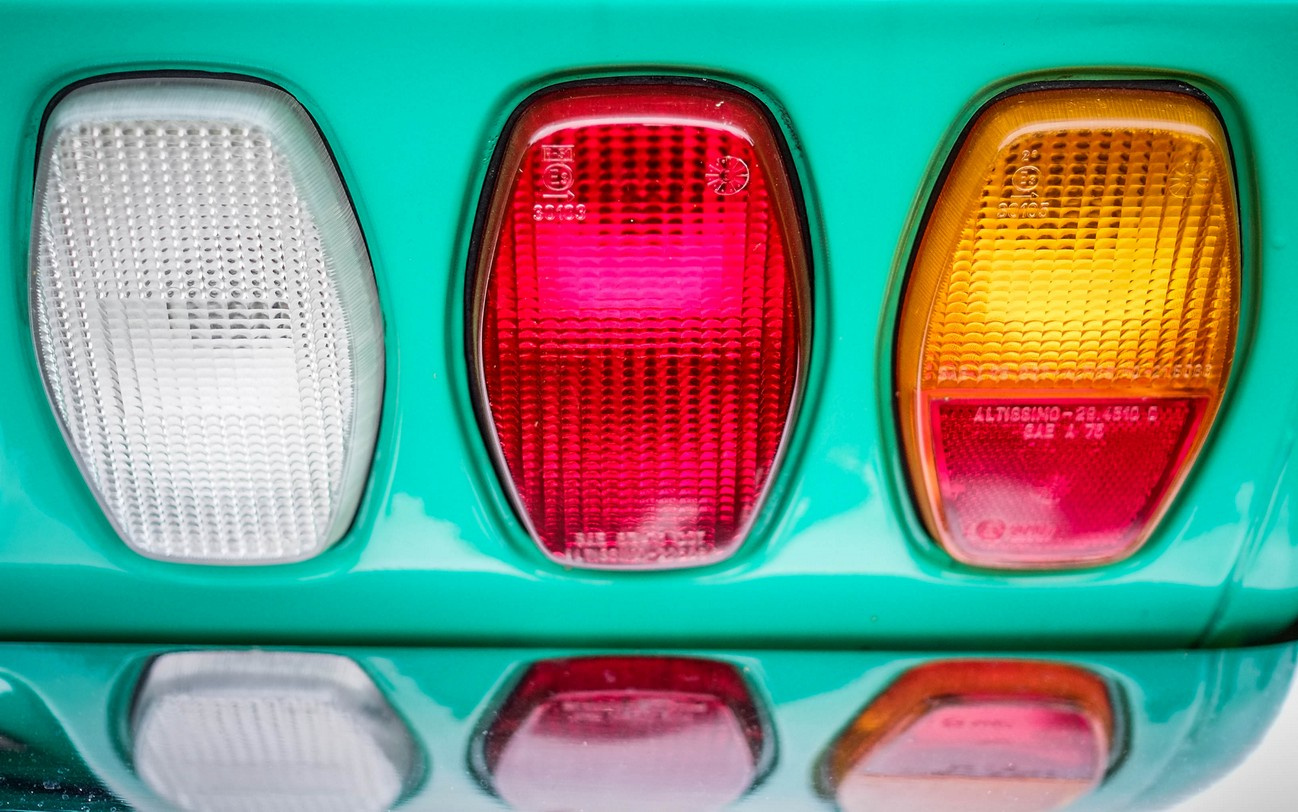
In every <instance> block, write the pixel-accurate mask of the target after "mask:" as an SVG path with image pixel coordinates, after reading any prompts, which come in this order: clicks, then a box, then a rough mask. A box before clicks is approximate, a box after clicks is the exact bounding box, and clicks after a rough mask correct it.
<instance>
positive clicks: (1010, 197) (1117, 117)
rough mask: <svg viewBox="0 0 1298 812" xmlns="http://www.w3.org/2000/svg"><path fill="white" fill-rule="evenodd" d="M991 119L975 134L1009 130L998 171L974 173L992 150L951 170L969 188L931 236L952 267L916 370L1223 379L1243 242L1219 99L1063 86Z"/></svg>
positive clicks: (945, 376)
mask: <svg viewBox="0 0 1298 812" xmlns="http://www.w3.org/2000/svg"><path fill="white" fill-rule="evenodd" d="M1169 96H1170V97H1171V98H1170V99H1168V98H1166V97H1169ZM1088 116H1090V117H1092V118H1093V119H1094V120H1093V121H1090V122H1088V121H1087V120H1086V118H1087V117H1088ZM987 117H989V118H991V119H993V120H992V121H987V122H985V123H983V124H982V125H981V126H982V128H980V129H979V130H978V131H976V132H975V133H974V134H973V135H972V136H971V137H970V138H971V142H972V144H973V145H977V146H983V144H982V143H981V141H980V140H979V139H980V137H981V136H982V135H983V132H988V133H989V135H990V134H995V135H1002V134H1003V135H1002V137H1001V143H999V144H997V145H996V146H997V152H996V154H995V156H994V158H992V166H991V171H989V172H986V173H985V175H986V176H985V177H978V178H977V179H976V180H975V179H974V178H973V177H972V175H973V173H974V172H975V171H978V172H979V173H980V174H981V173H982V172H983V170H984V167H981V166H979V167H977V168H976V169H975V167H974V166H973V164H974V162H975V161H977V159H978V158H982V157H984V156H983V155H979V156H977V157H975V156H974V155H970V156H969V160H968V162H967V163H966V164H965V165H964V166H962V167H961V168H962V169H966V167H967V169H966V171H967V173H968V174H965V175H960V176H958V177H957V178H956V182H969V181H974V182H976V183H977V186H976V189H975V192H974V194H971V195H969V199H968V200H967V201H960V204H963V205H960V204H956V205H951V206H946V207H943V208H942V214H943V215H944V216H943V218H942V219H940V220H939V219H938V218H936V217H935V218H934V220H933V221H932V224H931V226H930V229H931V230H930V231H929V232H928V233H927V234H926V237H925V240H926V243H927V244H926V246H925V248H924V250H925V251H926V252H928V251H933V252H935V253H939V254H941V255H943V256H945V257H949V266H950V271H949V273H947V274H944V276H945V279H944V280H943V281H942V282H940V283H939V287H938V291H937V296H936V297H935V298H934V300H933V301H934V306H933V310H932V316H931V318H930V320H929V325H928V336H927V340H926V341H925V342H924V356H923V366H922V367H921V383H922V384H923V385H942V386H946V385H954V386H958V387H963V386H981V385H983V384H986V383H989V382H991V383H1005V382H1011V381H1012V382H1016V383H1023V382H1045V381H1048V382H1050V383H1051V384H1052V385H1067V386H1073V387H1080V386H1096V385H1100V386H1103V385H1107V384H1110V383H1113V382H1124V383H1127V382H1130V383H1136V384H1143V385H1147V386H1163V387H1170V388H1175V389H1180V390H1196V389H1204V388H1209V387H1213V386H1215V385H1217V384H1218V383H1219V382H1220V380H1221V378H1222V376H1223V374H1224V373H1225V370H1226V368H1227V365H1228V364H1229V361H1230V355H1231V342H1232V339H1233V335H1234V332H1233V326H1234V303H1235V286H1236V285H1237V283H1238V279H1237V274H1236V273H1235V270H1234V269H1235V267H1236V265H1237V263H1238V257H1237V256H1236V253H1237V251H1238V246H1237V240H1236V239H1235V238H1234V236H1233V234H1232V233H1231V227H1230V226H1231V223H1232V222H1233V220H1234V205H1235V196H1234V192H1233V190H1232V189H1233V182H1232V179H1231V167H1230V165H1229V164H1227V163H1225V162H1224V161H1223V158H1224V155H1223V154H1222V150H1221V145H1222V144H1223V142H1224V137H1223V136H1222V135H1221V128H1220V125H1219V124H1218V123H1217V120H1216V118H1215V117H1214V115H1213V114H1212V112H1211V111H1210V110H1208V109H1207V108H1206V107H1205V106H1204V105H1202V104H1198V105H1193V106H1187V105H1186V104H1185V102H1184V97H1181V96H1179V95H1178V94H1169V93H1161V94H1158V93H1155V94H1149V93H1143V94H1138V95H1136V96H1134V97H1132V98H1128V97H1127V95H1126V94H1121V93H1117V94H1115V93H1114V92H1113V91H1110V92H1109V93H1107V94H1103V95H1102V96H1101V97H1097V98H1096V99H1091V98H1086V99H1082V100H1077V99H1075V94H1072V93H1069V92H1067V91H1056V92H1054V93H1042V94H1031V95H1030V96H1028V95H1025V96H1023V97H1022V98H1020V99H1017V100H1015V99H1010V100H1008V101H1006V102H1005V103H1004V106H1003V107H1001V108H998V109H997V110H996V111H995V112H994V113H988V114H987ZM988 152H990V149H989V150H988ZM953 191H954V189H953ZM935 259H936V257H935Z"/></svg>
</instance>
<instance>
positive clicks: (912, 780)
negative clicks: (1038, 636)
mask: <svg viewBox="0 0 1298 812" xmlns="http://www.w3.org/2000/svg"><path fill="white" fill-rule="evenodd" d="M1114 727H1115V722H1114V716H1113V707H1112V704H1111V702H1110V699H1109V693H1108V689H1107V687H1106V686H1105V684H1104V682H1103V681H1102V680H1101V679H1100V678H1099V677H1097V676H1095V675H1093V674H1091V673H1089V672H1087V671H1084V670H1082V669H1080V668H1076V667H1073V666H1069V665H1062V664H1054V663H1040V662H1015V661H1006V662H992V661H967V662H961V661H955V662H945V663H934V664H931V665H924V666H920V667H918V668H916V669H914V670H912V671H910V672H908V673H906V674H904V675H903V676H902V677H901V678H900V679H898V680H897V681H896V682H894V683H893V684H892V685H891V686H890V687H889V688H888V689H887V690H886V691H884V692H883V693H882V694H880V695H879V697H878V698H877V699H875V700H874V702H872V703H871V704H870V706H869V707H868V708H867V709H866V710H865V712H864V713H862V714H861V715H860V716H859V717H858V718H857V719H856V720H855V721H854V722H852V724H851V726H850V727H848V729H847V730H846V731H845V732H844V733H843V734H842V736H840V737H839V739H838V741H837V742H835V743H834V745H833V746H832V748H831V749H830V751H829V752H828V754H827V755H826V756H825V758H824V760H823V761H822V763H821V771H820V775H819V780H820V784H821V789H822V791H824V792H826V793H828V794H832V795H833V796H834V797H835V799H836V800H837V802H838V804H839V806H840V807H841V808H842V809H844V810H846V812H853V811H854V810H867V809H872V810H873V809H961V810H968V811H969V812H973V810H983V809H986V810H999V811H1000V812H1029V810H1047V809H1057V808H1059V807H1061V806H1064V805H1066V804H1068V803H1071V802H1073V801H1075V800H1077V799H1078V798H1081V797H1082V796H1084V795H1086V794H1087V793H1088V792H1090V791H1091V790H1092V789H1094V788H1095V787H1096V786H1098V785H1099V783H1100V781H1101V780H1102V779H1103V777H1104V774H1105V772H1106V770H1107V769H1108V766H1109V759H1110V752H1111V750H1112V748H1113V742H1114Z"/></svg>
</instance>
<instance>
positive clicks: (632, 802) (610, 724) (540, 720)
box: [474, 657, 771, 811]
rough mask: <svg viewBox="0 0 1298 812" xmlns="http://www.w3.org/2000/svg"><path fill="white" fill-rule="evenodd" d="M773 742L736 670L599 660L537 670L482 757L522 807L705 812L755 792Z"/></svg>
mask: <svg viewBox="0 0 1298 812" xmlns="http://www.w3.org/2000/svg"><path fill="white" fill-rule="evenodd" d="M770 745H771V742H770V737H769V736H768V735H767V733H766V731H765V729H764V726H763V722H762V717H761V715H760V714H759V711H758V710H757V708H756V706H755V704H754V702H753V699H752V696H751V695H750V693H749V691H748V686H747V685H746V684H745V683H744V680H743V678H742V677H741V676H740V675H739V672H738V671H737V670H736V669H735V668H734V667H733V666H731V665H729V664H726V663H719V662H712V661H707V660H693V659H684V658H658V657H591V658H583V659H575V660H551V661H547V662H542V663H538V664H536V665H534V666H532V667H531V668H530V669H529V670H528V671H527V673H526V674H525V675H524V676H523V679H522V681H521V682H520V683H519V684H518V687H517V688H516V689H515V690H514V691H513V693H512V694H511V695H510V696H509V698H508V699H507V700H506V701H505V703H504V705H503V706H502V707H501V708H500V710H499V711H498V712H497V714H496V716H495V719H494V722H493V723H492V725H491V727H490V728H489V729H487V731H486V732H485V733H484V734H483V736H482V737H481V739H480V740H479V742H478V745H477V747H476V748H475V752H474V761H475V765H476V767H477V769H478V770H479V772H480V773H481V774H482V775H483V777H484V779H485V780H486V781H487V783H488V784H489V785H490V786H491V787H492V788H493V789H494V790H495V792H496V793H497V794H498V795H499V796H500V797H501V798H502V799H504V800H505V801H507V802H508V803H509V804H510V805H511V806H512V807H513V808H515V809H521V810H538V811H539V810H552V809H587V810H614V809H616V810H658V809H679V810H696V809H698V810H702V809H717V808H720V807H722V806H725V805H726V804H729V803H730V802H732V801H734V800H735V799H737V798H738V797H739V796H741V795H742V794H744V793H745V792H746V791H747V790H748V788H749V787H750V786H752V784H753V782H754V781H755V780H756V779H757V777H758V776H759V774H760V772H761V770H762V769H763V768H764V767H765V766H766V764H767V763H768V762H769V760H770V755H771V754H770Z"/></svg>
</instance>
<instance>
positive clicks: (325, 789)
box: [131, 651, 418, 812]
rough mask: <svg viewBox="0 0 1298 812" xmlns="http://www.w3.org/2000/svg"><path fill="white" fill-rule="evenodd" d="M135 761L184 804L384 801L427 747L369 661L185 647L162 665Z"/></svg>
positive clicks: (140, 718)
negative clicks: (371, 672)
mask: <svg viewBox="0 0 1298 812" xmlns="http://www.w3.org/2000/svg"><path fill="white" fill-rule="evenodd" d="M131 730H132V741H133V747H134V763H135V769H136V770H137V771H138V773H139V775H140V778H142V779H143V780H144V781H145V783H147V784H148V785H149V786H150V787H151V788H152V789H153V791H154V792H156V793H157V794H158V795H159V796H161V797H162V798H164V799H166V800H167V801H168V802H169V803H171V804H173V805H175V806H176V807H177V808H179V809H184V810H213V811H214V812H215V811H217V810H232V811H233V810H238V812H256V811H257V810H267V811H268V812H269V811H270V810H274V812H291V810H299V809H300V810H311V812H319V811H320V810H339V812H342V810H347V811H348V812H358V811H359V810H376V812H377V810H385V809H390V808H392V805H393V804H394V803H396V801H397V800H398V799H399V798H400V796H401V794H402V793H403V792H404V791H405V790H406V789H407V788H408V787H409V786H410V783H411V779H412V776H413V775H414V772H415V770H416V767H417V765H418V757H417V750H416V746H415V744H414V741H413V740H412V739H411V737H410V733H409V731H408V730H407V729H406V727H405V725H404V724H403V723H402V722H401V720H400V719H399V718H398V717H397V715H396V714H395V713H393V711H392V709H391V708H390V707H389V706H388V704H387V702H386V701H385V700H384V698H383V696H382V694H380V693H379V691H378V689H376V688H375V687H374V683H373V682H372V681H371V680H370V678H369V677H368V676H367V675H366V674H365V672H364V671H362V670H361V668H360V666H358V665H357V664H356V663H354V662H352V661H351V660H349V659H347V658H345V657H338V656H335V655H332V654H311V653H301V652H265V651H186V652H177V653H173V654H164V655H162V656H161V657H159V658H158V659H157V660H155V661H154V662H153V664H152V665H151V666H150V668H149V670H148V672H147V674H146V675H145V677H144V680H143V683H142V684H141V686H140V690H139V694H138V698H137V700H136V703H135V708H134V711H133V714H132V721H131Z"/></svg>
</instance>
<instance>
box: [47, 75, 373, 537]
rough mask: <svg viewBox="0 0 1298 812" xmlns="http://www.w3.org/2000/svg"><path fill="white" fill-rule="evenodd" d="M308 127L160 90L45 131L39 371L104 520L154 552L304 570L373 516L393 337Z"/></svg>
mask: <svg viewBox="0 0 1298 812" xmlns="http://www.w3.org/2000/svg"><path fill="white" fill-rule="evenodd" d="M186 91H188V92H186ZM169 102H174V103H172V104H170V105H169ZM113 103H115V104H116V105H117V106H116V107H110V106H109V105H110V104H113ZM204 103H205V104H206V105H207V107H211V108H213V112H207V107H200V104H204ZM221 105H224V109H222V108H221ZM169 107H175V108H177V109H175V110H171V111H170V112H172V113H173V116H171V117H169V116H167V115H165V114H166V113H167V112H168V111H169ZM192 107H198V108H199V109H197V110H189V109H187V108H192ZM276 107H278V108H279V109H278V110H276ZM132 108H138V109H137V110H133V109H132ZM132 112H143V113H155V114H163V115H158V116H156V117H143V116H137V115H130V113H132ZM205 113H206V114H207V115H208V116H210V118H204V117H203V116H204V114H205ZM119 116H120V117H119ZM304 118H305V114H303V113H301V112H300V110H299V109H298V108H297V107H296V105H295V103H293V102H292V100H291V99H289V98H288V97H287V96H285V95H284V94H282V93H279V92H278V91H274V90H271V89H269V88H264V87H261V86H256V85H250V84H247V83H242V82H235V81H224V82H222V81H209V82H205V83H200V84H199V85H198V86H197V87H188V88H187V87H185V86H183V85H182V86H176V87H171V88H166V87H164V88H163V89H161V90H155V91H153V95H152V97H150V90H149V89H148V88H147V87H141V86H140V85H139V84H136V83H131V82H119V83H105V84H103V85H97V86H91V87H90V88H87V89H85V90H83V91H77V92H75V93H74V94H72V95H71V96H69V97H68V99H67V100H65V101H64V102H63V103H62V104H61V105H60V108H59V109H58V110H57V111H56V113H55V115H54V117H53V118H52V123H51V126H50V128H49V129H48V132H47V135H46V144H45V149H44V154H43V166H42V168H41V173H42V174H41V177H42V179H43V186H42V187H41V189H40V197H39V200H38V208H37V211H36V217H37V227H36V248H35V256H34V263H33V265H34V281H33V294H34V296H33V310H34V316H35V322H36V331H37V340H38V346H39V352H40V358H41V363H42V369H43V371H44V373H45V376H46V381H47V384H48V387H49V391H50V393H51V397H52V399H53V402H54V405H55V407H56V409H57V411H58V414H59V417H60V418H61V420H62V423H63V426H64V429H65V431H66V433H67V435H68V438H69V440H70V442H71V444H72V446H73V447H74V449H75V451H76V452H77V455H78V457H79V461H80V464H81V466H82V468H83V470H84V472H85V474H86V476H87V478H88V479H89V480H90V483H91V484H92V486H93V487H94V489H95V491H96V494H97V495H98V496H99V498H100V500H101V502H102V503H103V506H104V508H105V510H106V512H107V513H108V514H109V516H110V517H111V518H112V520H113V522H114V524H116V525H117V527H118V529H119V530H120V532H121V533H122V534H123V536H124V537H125V538H126V540H127V541H128V542H129V543H130V544H131V545H132V546H133V547H135V548H136V549H138V550H139V551H140V552H143V553H145V554H146V555H150V556H153V557H159V558H171V559H181V560H196V561H210V562H255V561H275V560H292V559H297V558H302V557H305V556H307V555H310V554H312V553H314V552H317V551H318V550H319V549H321V548H322V547H323V546H325V545H326V544H327V543H329V542H332V541H333V540H335V539H336V538H337V536H338V535H340V534H341V531H342V529H345V525H346V523H347V522H348V521H349V519H350V514H351V511H352V510H354V507H355V500H356V498H357V496H358V491H359V487H360V482H359V481H358V475H359V470H360V469H361V468H363V467H364V465H365V463H366V462H367V461H368V458H369V454H370V449H371V448H372V443H373V432H374V427H375V423H376V420H377V399H378V393H379V389H380V386H381V381H382V371H381V367H380V366H379V349H380V348H381V343H380V342H381V335H380V334H379V329H378V322H377V315H376V313H377V305H376V302H375V298H374V293H373V280H372V271H371V270H370V269H369V264H368V260H367V259H366V258H365V257H364V253H363V246H361V245H360V243H359V233H358V231H357V230H356V228H355V225H354V222H351V214H350V211H349V208H348V206H347V203H346V199H345V197H344V196H343V195H342V191H341V187H340V186H339V185H338V182H337V179H336V175H335V173H334V170H333V168H332V166H330V165H328V164H326V163H325V161H324V158H323V155H322V150H323V145H322V144H320V142H319V139H318V136H316V134H315V133H314V131H312V130H309V129H308V127H307V124H306V122H304V121H303V120H302V119H304ZM304 185H310V186H312V187H314V188H315V189H317V190H318V189H324V190H325V192H324V194H326V195H328V194H329V193H332V199H328V198H324V199H319V198H320V196H321V193H320V192H318V191H317V192H316V195H317V198H318V199H310V198H309V197H308V196H307V194H306V193H304V191H303V186H304ZM329 230H332V231H333V232H335V233H336V234H337V236H336V237H334V238H333V242H334V244H333V245H330V244H329V239H330V237H331V236H332V235H329V234H326V232H327V231H329ZM343 276H350V277H352V278H340V277H343ZM340 287H347V288H349V290H348V291H343V292H340ZM348 299H349V300H350V301H347V300H348ZM348 304H351V305H353V307H352V308H351V310H352V312H351V313H349V312H348V310H347V305H348ZM358 331H359V333H360V335H357V332H358ZM358 342H359V343H361V344H363V345H365V346H363V347H362V348H361V349H360V351H359V353H358V352H357V347H356V345H357V343H358ZM358 366H359V369H358ZM358 390H364V391H358ZM358 401H359V402H358ZM358 412H359V413H358ZM357 433H358V434H359V437H360V442H359V447H351V445H350V444H351V440H352V437H353V434H357ZM351 455H358V456H359V460H358V459H352V457H351Z"/></svg>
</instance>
